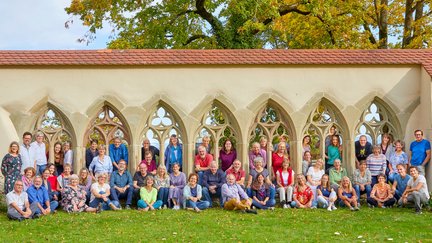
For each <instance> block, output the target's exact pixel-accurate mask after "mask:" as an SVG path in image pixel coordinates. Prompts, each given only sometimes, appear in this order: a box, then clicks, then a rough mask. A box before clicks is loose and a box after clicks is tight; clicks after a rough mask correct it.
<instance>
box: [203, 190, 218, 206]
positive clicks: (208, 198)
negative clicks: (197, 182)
mask: <svg viewBox="0 0 432 243" xmlns="http://www.w3.org/2000/svg"><path fill="white" fill-rule="evenodd" d="M202 195H203V197H204V199H205V200H206V201H207V202H209V203H210V207H212V202H213V201H212V198H211V196H212V195H215V196H216V197H218V198H219V204H220V206H221V207H223V203H222V195H221V188H220V187H219V188H216V193H214V194H213V193H212V194H211V195H210V191H209V189H208V188H207V187H203V188H202Z"/></svg>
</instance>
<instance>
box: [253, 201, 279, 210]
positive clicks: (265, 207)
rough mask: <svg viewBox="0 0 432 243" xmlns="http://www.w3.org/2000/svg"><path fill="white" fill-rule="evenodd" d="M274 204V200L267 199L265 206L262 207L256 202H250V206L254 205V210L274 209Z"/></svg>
mask: <svg viewBox="0 0 432 243" xmlns="http://www.w3.org/2000/svg"><path fill="white" fill-rule="evenodd" d="M275 204H276V200H274V199H269V200H268V201H267V203H266V204H265V205H262V204H261V203H259V202H258V201H255V200H252V205H254V206H255V207H256V208H259V209H268V208H270V207H274V205H275Z"/></svg>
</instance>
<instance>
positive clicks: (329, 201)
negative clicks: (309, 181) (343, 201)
mask: <svg viewBox="0 0 432 243" xmlns="http://www.w3.org/2000/svg"><path fill="white" fill-rule="evenodd" d="M317 195H318V197H317V202H318V207H319V208H327V210H328V211H332V210H336V209H337V208H336V206H335V205H334V204H335V201H336V200H337V195H336V192H335V190H334V189H333V188H331V186H330V180H329V176H328V175H327V174H324V175H323V176H322V177H321V185H319V186H318V187H317Z"/></svg>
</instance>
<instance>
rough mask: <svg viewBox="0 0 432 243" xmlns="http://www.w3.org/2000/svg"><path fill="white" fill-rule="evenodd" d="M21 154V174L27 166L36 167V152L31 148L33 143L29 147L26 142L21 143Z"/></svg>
mask: <svg viewBox="0 0 432 243" xmlns="http://www.w3.org/2000/svg"><path fill="white" fill-rule="evenodd" d="M20 155H21V161H22V166H21V174H24V170H25V169H26V168H27V167H34V161H35V160H34V152H33V150H32V148H31V144H29V147H28V148H27V147H26V146H25V145H24V144H21V145H20Z"/></svg>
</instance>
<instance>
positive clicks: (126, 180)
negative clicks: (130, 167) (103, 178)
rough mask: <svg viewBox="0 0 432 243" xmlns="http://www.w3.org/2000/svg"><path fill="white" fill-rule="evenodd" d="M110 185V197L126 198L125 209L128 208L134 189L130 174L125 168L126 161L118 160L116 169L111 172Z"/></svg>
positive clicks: (116, 199)
mask: <svg viewBox="0 0 432 243" xmlns="http://www.w3.org/2000/svg"><path fill="white" fill-rule="evenodd" d="M110 187H111V199H112V200H113V201H119V199H121V198H126V209H130V208H131V207H130V206H131V204H132V196H133V192H134V190H133V181H132V176H131V174H130V173H129V171H127V170H126V161H124V160H120V161H119V162H118V170H117V171H114V172H113V173H112V174H111V179H110Z"/></svg>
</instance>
